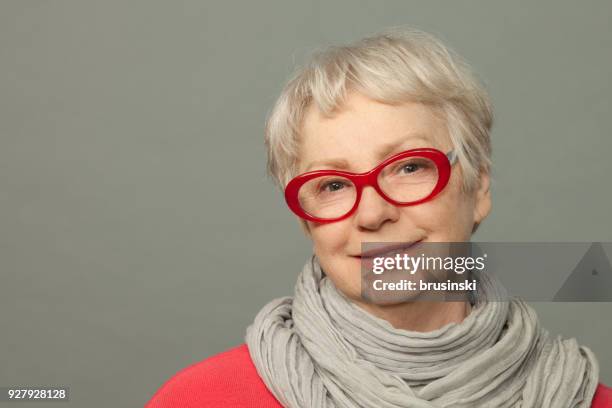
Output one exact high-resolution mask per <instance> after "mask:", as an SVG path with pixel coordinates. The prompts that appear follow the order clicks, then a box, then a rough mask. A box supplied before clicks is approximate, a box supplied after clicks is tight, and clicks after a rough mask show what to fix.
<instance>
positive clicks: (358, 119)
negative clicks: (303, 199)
mask: <svg viewBox="0 0 612 408" xmlns="http://www.w3.org/2000/svg"><path fill="white" fill-rule="evenodd" d="M418 147H433V148H436V149H439V150H441V151H442V152H444V153H447V152H448V151H449V150H451V149H452V144H451V141H450V138H449V136H448V132H447V129H446V126H445V122H444V120H443V119H442V118H440V117H438V116H436V114H435V113H434V111H433V110H431V109H430V108H428V107H426V106H425V105H422V104H418V103H413V102H409V103H405V104H402V105H396V106H392V105H387V104H382V103H379V102H375V101H373V100H371V99H368V98H366V97H365V96H363V95H361V94H359V93H352V94H350V96H349V97H348V98H347V100H346V104H345V106H343V109H341V110H340V111H339V112H338V113H337V114H335V115H334V116H333V117H331V118H326V117H324V116H322V115H321V114H320V112H319V111H318V109H316V108H315V107H313V106H311V107H310V108H309V110H308V112H307V113H306V116H305V118H304V123H303V129H302V139H301V144H300V160H299V163H298V166H299V173H303V172H305V171H310V170H319V169H339V168H338V167H336V165H335V164H332V163H333V162H336V163H337V162H338V161H346V163H347V164H348V168H347V169H343V170H348V171H352V172H356V173H361V172H365V171H368V170H370V169H372V168H373V167H375V166H376V165H377V164H379V163H380V162H381V161H382V160H384V159H385V158H387V157H390V156H392V155H393V154H395V153H398V152H401V151H404V150H408V149H412V148H418ZM480 180H481V185H480V188H478V189H475V191H474V192H473V193H471V194H469V195H467V194H465V193H463V192H462V190H461V183H462V174H461V170H460V167H459V165H458V164H455V165H454V166H453V167H452V171H451V178H450V180H449V182H448V185H447V186H446V188H445V189H444V190H443V191H442V192H441V193H440V194H438V195H437V196H436V197H435V198H434V199H433V200H431V201H428V202H425V203H423V204H419V205H415V206H408V207H396V206H394V205H392V204H390V203H389V202H387V201H385V199H384V198H382V197H381V196H380V195H379V194H378V193H377V192H376V191H375V190H374V188H373V187H366V188H365V189H364V190H363V194H362V197H361V201H360V203H359V207H358V208H357V211H356V212H355V213H354V214H353V215H352V216H351V217H349V218H347V219H344V220H342V221H338V222H332V223H328V224H320V223H313V222H307V229H308V235H309V236H310V238H311V239H312V241H313V244H314V252H315V254H316V256H317V258H318V259H319V261H320V264H321V267H322V268H323V270H324V271H325V273H326V274H327V276H328V277H329V278H330V279H331V280H332V282H333V283H334V285H335V286H336V287H337V288H338V289H339V290H341V291H342V292H343V293H344V294H345V295H346V296H347V297H349V298H350V299H353V300H356V301H359V300H360V299H361V287H360V284H361V261H360V254H361V244H362V242H416V241H424V242H462V241H468V240H469V238H470V236H471V234H472V230H473V228H474V224H475V223H479V222H481V221H482V220H483V219H484V218H485V217H486V216H487V214H488V213H489V211H490V207H491V199H490V194H489V188H488V186H489V178H488V175H487V174H483V175H481V178H480Z"/></svg>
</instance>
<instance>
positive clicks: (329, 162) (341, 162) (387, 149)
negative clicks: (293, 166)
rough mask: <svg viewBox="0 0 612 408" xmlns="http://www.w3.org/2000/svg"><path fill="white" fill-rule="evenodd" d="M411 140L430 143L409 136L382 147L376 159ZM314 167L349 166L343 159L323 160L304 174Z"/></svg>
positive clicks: (312, 166) (425, 138)
mask: <svg viewBox="0 0 612 408" xmlns="http://www.w3.org/2000/svg"><path fill="white" fill-rule="evenodd" d="M413 140H423V141H426V142H428V143H429V142H431V139H430V138H429V137H427V136H426V135H422V134H411V135H408V136H406V137H403V138H401V139H399V140H396V141H394V142H391V143H387V144H385V145H383V146H382V147H381V148H380V149H379V151H378V153H377V157H378V159H380V160H383V159H384V158H386V157H387V156H389V155H390V154H391V153H393V152H394V151H395V150H398V149H399V148H400V147H401V146H403V145H404V144H406V143H407V142H409V141H413ZM314 167H331V168H335V169H341V170H348V169H349V168H350V164H349V162H348V160H346V159H343V158H331V159H325V160H316V161H313V162H311V163H310V164H309V165H308V166H307V167H306V168H305V169H304V172H307V171H310V169H312V168H314Z"/></svg>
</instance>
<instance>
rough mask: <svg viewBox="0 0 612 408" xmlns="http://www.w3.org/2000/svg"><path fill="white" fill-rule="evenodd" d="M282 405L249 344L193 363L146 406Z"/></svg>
mask: <svg viewBox="0 0 612 408" xmlns="http://www.w3.org/2000/svg"><path fill="white" fill-rule="evenodd" d="M202 406H206V407H253V408H255V407H256V408H260V407H261V408H264V407H281V405H280V403H279V402H278V401H277V400H276V399H275V398H274V396H273V395H272V394H271V393H270V391H269V390H268V389H267V388H266V385H265V384H264V382H263V381H262V379H261V378H260V377H259V374H258V373H257V370H256V369H255V366H254V365H253V361H252V360H251V357H250V355H249V350H248V348H247V346H246V344H241V345H239V346H236V347H234V348H231V349H229V350H227V351H224V352H222V353H219V354H216V355H214V356H212V357H209V358H207V359H205V360H202V361H200V362H198V363H195V364H192V365H190V366H188V367H186V368H184V369H182V370H180V371H179V372H178V373H176V374H175V375H174V376H172V377H170V379H168V380H167V381H166V382H165V383H164V384H163V385H162V386H161V388H159V390H157V392H156V393H155V395H153V397H152V398H151V400H150V401H149V402H148V403H147V404H146V405H145V408H178V407H181V408H187V407H202Z"/></svg>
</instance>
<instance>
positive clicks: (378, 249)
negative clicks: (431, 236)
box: [354, 239, 423, 260]
mask: <svg viewBox="0 0 612 408" xmlns="http://www.w3.org/2000/svg"><path fill="white" fill-rule="evenodd" d="M422 241H423V240H422V239H420V240H418V241H414V242H405V243H394V244H386V245H385V244H382V245H377V246H375V247H374V248H371V249H368V250H367V251H363V252H362V253H361V254H359V255H355V256H354V257H355V258H358V259H366V260H367V259H373V258H377V257H382V256H385V255H389V254H393V255H394V254H396V253H398V252H400V251H404V250H406V249H409V248H412V247H414V246H415V245H417V244H418V243H420V242H422Z"/></svg>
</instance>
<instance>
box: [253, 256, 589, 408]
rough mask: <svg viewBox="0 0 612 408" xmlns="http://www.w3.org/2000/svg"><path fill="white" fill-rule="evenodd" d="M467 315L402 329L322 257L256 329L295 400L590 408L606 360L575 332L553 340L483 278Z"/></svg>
mask: <svg viewBox="0 0 612 408" xmlns="http://www.w3.org/2000/svg"><path fill="white" fill-rule="evenodd" d="M478 279H479V284H478V291H477V294H476V303H475V305H474V306H473V307H472V310H471V312H470V314H469V315H468V316H467V317H466V318H465V319H464V320H463V321H462V322H461V323H451V324H447V325H446V326H444V327H442V328H440V329H437V330H434V331H431V332H416V331H408V330H403V329H396V328H394V327H393V326H392V325H391V324H390V323H389V322H387V321H386V320H384V319H381V318H378V317H375V316H373V315H371V314H370V313H368V312H366V311H365V310H363V309H362V308H360V307H359V306H357V305H355V304H354V303H353V302H351V301H350V300H349V299H348V298H347V297H346V296H344V295H343V294H342V293H341V292H339V291H338V290H337V289H336V287H335V286H334V285H333V283H332V282H331V280H329V279H328V277H327V276H326V275H325V273H324V272H323V271H322V270H321V267H320V265H319V263H318V261H317V259H316V257H315V256H313V257H312V259H311V260H310V261H308V262H307V263H306V265H305V266H304V268H303V270H302V272H301V273H300V275H299V277H298V280H297V283H296V286H295V293H294V296H293V297H282V298H278V299H275V300H272V301H271V302H269V303H268V304H266V305H265V306H264V307H263V308H262V309H261V310H260V311H259V313H258V314H257V316H256V317H255V320H254V322H253V323H252V324H251V325H250V326H249V327H248V328H247V333H246V343H247V346H248V348H249V352H250V355H251V358H252V360H253V362H254V364H255V367H256V368H257V371H258V373H259V375H260V376H261V378H262V379H263V381H264V382H265V384H266V385H267V387H268V388H269V390H270V391H271V392H272V393H273V394H274V396H275V397H276V398H277V399H278V400H279V401H280V402H281V404H282V405H283V406H285V407H289V408H298V407H300V408H323V407H367V408H369V407H372V408H374V407H376V408H387V407H388V408H391V407H393V408H399V407H411V408H433V407H457V408H459V407H496V408H501V407H522V408H531V407H538V408H548V407H551V408H562V407H590V406H591V400H592V398H593V395H594V393H595V388H596V387H597V383H598V377H599V366H598V363H597V360H596V358H595V356H594V355H593V353H592V352H591V350H589V349H588V348H587V347H584V346H579V345H578V344H577V342H576V340H575V339H562V338H561V337H557V338H553V337H552V336H550V335H549V333H548V332H547V331H546V330H544V329H543V328H542V327H541V326H540V325H539V323H538V319H537V316H536V314H535V312H534V310H533V309H532V308H531V307H530V306H529V305H527V304H526V303H525V302H524V301H522V300H520V299H517V298H513V299H509V300H505V301H487V298H489V299H500V297H499V293H500V292H499V291H500V290H503V289H501V285H499V284H498V283H497V281H494V280H493V279H492V278H490V277H487V276H484V275H483V276H479V278H478Z"/></svg>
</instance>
